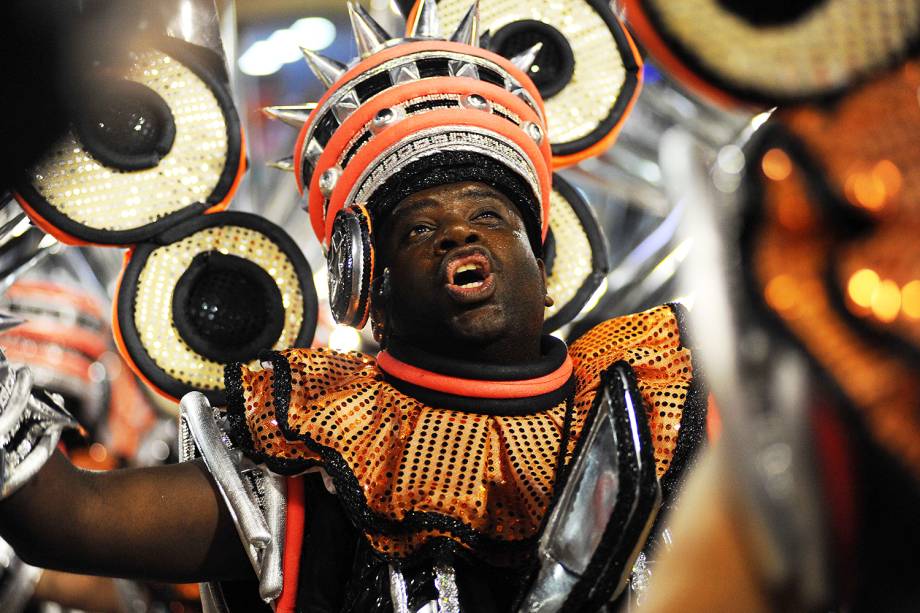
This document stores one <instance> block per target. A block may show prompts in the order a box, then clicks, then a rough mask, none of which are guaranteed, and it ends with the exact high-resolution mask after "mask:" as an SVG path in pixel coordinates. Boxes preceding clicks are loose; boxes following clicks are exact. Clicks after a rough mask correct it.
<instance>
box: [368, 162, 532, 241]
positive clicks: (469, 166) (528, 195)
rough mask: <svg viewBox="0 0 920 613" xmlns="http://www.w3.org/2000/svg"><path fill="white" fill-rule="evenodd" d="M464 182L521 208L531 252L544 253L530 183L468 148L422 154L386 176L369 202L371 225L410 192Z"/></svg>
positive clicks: (384, 215) (382, 217)
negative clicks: (482, 186)
mask: <svg viewBox="0 0 920 613" xmlns="http://www.w3.org/2000/svg"><path fill="white" fill-rule="evenodd" d="M463 181H478V182H480V183H485V184H486V185H488V186H490V187H492V188H494V189H497V190H498V191H500V192H502V193H503V194H504V195H505V196H507V197H508V199H509V200H511V202H512V203H513V204H514V205H515V206H517V208H518V210H519V211H520V213H521V217H522V218H523V220H524V226H525V227H526V228H527V236H528V238H530V244H531V247H532V248H533V251H534V254H536V255H537V257H540V255H541V254H542V252H543V249H542V246H541V245H542V240H541V237H542V231H541V227H540V217H541V203H540V201H539V200H538V198H537V196H536V194H534V192H533V189H531V187H530V184H529V183H528V182H527V181H526V180H524V178H523V177H521V176H520V175H518V174H517V173H515V172H513V171H512V170H511V169H509V168H508V167H507V166H505V165H504V164H500V163H499V162H496V161H495V160H493V159H492V158H490V157H486V156H485V155H482V154H479V153H473V152H470V151H440V152H438V153H434V154H432V155H428V156H425V157H423V158H421V159H419V160H416V161H414V162H411V163H409V164H407V165H406V166H405V167H403V168H402V169H401V170H399V171H398V172H397V173H395V174H394V175H393V176H391V177H390V178H389V179H387V181H386V182H385V183H384V184H383V185H381V186H380V187H379V188H378V189H377V190H376V191H375V192H374V193H373V195H371V197H370V200H369V201H368V205H367V208H368V211H369V212H370V214H371V216H372V217H373V225H374V226H375V227H379V226H380V223H381V222H382V221H383V220H384V218H385V217H386V216H387V215H388V214H389V213H390V212H392V211H393V209H394V208H396V205H398V204H399V203H400V202H402V201H403V200H404V199H405V198H407V197H409V196H411V195H412V194H415V193H417V192H420V191H422V190H426V189H429V188H432V187H438V186H440V185H448V184H450V183H460V182H463Z"/></svg>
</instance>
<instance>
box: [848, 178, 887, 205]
mask: <svg viewBox="0 0 920 613" xmlns="http://www.w3.org/2000/svg"><path fill="white" fill-rule="evenodd" d="M852 178H853V184H852V190H853V191H852V194H853V199H854V200H855V201H856V204H858V205H860V206H862V207H865V208H867V209H869V210H870V211H877V210H879V209H880V208H882V207H883V206H885V201H886V200H887V199H888V190H887V189H886V188H885V182H884V181H882V179H881V178H880V177H879V176H877V175H876V174H875V173H874V172H860V173H856V174H855V175H853V176H852Z"/></svg>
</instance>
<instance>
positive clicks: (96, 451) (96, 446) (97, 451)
mask: <svg viewBox="0 0 920 613" xmlns="http://www.w3.org/2000/svg"><path fill="white" fill-rule="evenodd" d="M89 457H90V458H92V460H93V462H105V459H106V458H107V457H109V452H108V451H106V449H105V445H103V444H102V443H93V444H92V445H90V446H89Z"/></svg>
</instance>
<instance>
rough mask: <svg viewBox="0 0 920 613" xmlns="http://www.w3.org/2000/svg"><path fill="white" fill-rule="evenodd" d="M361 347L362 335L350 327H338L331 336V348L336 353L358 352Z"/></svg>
mask: <svg viewBox="0 0 920 613" xmlns="http://www.w3.org/2000/svg"><path fill="white" fill-rule="evenodd" d="M360 346H361V334H360V333H359V332H358V331H357V330H355V329H354V328H351V327H349V326H343V325H341V324H339V325H336V327H335V328H333V329H332V332H331V333H330V334H329V348H330V349H334V350H335V351H342V352H347V351H357V350H358V348H359V347H360Z"/></svg>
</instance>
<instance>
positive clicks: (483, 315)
mask: <svg viewBox="0 0 920 613" xmlns="http://www.w3.org/2000/svg"><path fill="white" fill-rule="evenodd" d="M449 328H450V331H451V335H452V336H454V337H455V338H456V339H457V340H460V341H463V342H464V343H469V344H488V343H491V342H494V341H496V340H498V339H500V338H502V337H503V336H505V335H506V334H507V333H508V322H507V318H506V317H505V314H504V311H503V310H502V308H501V307H500V306H498V305H496V304H488V303H487V304H482V305H480V306H476V307H474V308H469V309H465V310H464V311H462V312H460V313H458V314H456V315H454V316H453V317H452V318H451V319H450V322H449Z"/></svg>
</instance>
